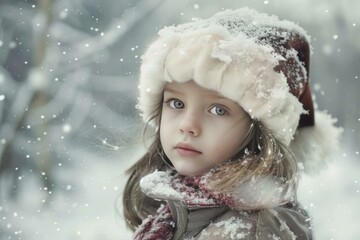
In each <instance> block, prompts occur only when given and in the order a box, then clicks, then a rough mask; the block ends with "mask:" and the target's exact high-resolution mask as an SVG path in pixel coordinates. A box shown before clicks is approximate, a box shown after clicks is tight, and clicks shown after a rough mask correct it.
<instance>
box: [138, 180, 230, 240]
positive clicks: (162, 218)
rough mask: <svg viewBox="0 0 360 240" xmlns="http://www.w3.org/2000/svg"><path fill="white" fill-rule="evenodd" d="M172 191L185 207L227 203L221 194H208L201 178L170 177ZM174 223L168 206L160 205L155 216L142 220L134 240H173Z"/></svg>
mask: <svg viewBox="0 0 360 240" xmlns="http://www.w3.org/2000/svg"><path fill="white" fill-rule="evenodd" d="M170 179H171V185H172V188H173V189H174V190H176V191H177V192H179V193H181V194H182V196H183V199H182V200H181V201H182V202H183V203H185V204H186V205H187V206H189V207H191V206H204V207H206V206H224V205H228V204H229V201H230V200H228V199H226V198H225V197H224V196H223V195H222V194H218V195H215V194H212V193H210V192H209V191H208V190H207V189H206V187H205V186H204V184H202V181H201V177H185V176H182V175H179V174H175V175H174V176H170ZM175 227H176V223H175V221H174V220H173V219H172V216H171V212H170V208H169V206H168V205H167V204H166V205H164V204H162V205H161V206H160V208H159V209H158V210H157V212H156V214H155V215H150V216H148V218H146V219H144V220H143V222H142V224H141V225H140V226H139V227H138V229H137V230H136V232H135V234H134V238H133V239H134V240H171V239H173V236H174V232H175Z"/></svg>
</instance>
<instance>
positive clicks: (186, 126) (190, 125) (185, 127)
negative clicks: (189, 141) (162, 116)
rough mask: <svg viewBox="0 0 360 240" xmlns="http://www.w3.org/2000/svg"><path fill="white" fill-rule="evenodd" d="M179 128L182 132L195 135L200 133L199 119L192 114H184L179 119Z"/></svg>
mask: <svg viewBox="0 0 360 240" xmlns="http://www.w3.org/2000/svg"><path fill="white" fill-rule="evenodd" d="M179 129H180V132H181V133H182V134H185V135H190V136H193V137H197V136H199V135H200V133H201V121H200V119H199V117H198V116H195V115H194V114H191V113H187V114H184V115H183V117H182V119H181V121H180V126H179Z"/></svg>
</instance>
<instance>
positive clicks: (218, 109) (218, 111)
mask: <svg viewBox="0 0 360 240" xmlns="http://www.w3.org/2000/svg"><path fill="white" fill-rule="evenodd" d="M210 113H212V114H215V115H218V116H223V115H226V114H228V111H227V110H226V109H225V108H223V107H219V106H214V107H212V108H211V109H210Z"/></svg>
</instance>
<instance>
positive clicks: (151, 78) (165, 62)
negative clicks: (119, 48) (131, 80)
mask: <svg viewBox="0 0 360 240" xmlns="http://www.w3.org/2000/svg"><path fill="white" fill-rule="evenodd" d="M223 18H226V19H227V20H229V19H230V20H233V21H237V20H238V19H241V18H244V19H245V18H248V21H250V22H251V23H253V24H255V25H256V24H269V22H270V21H272V22H273V23H272V25H279V26H281V27H283V28H285V27H286V29H289V28H290V29H291V30H292V31H295V30H296V31H298V32H301V31H302V30H301V28H300V27H298V26H297V25H295V24H292V23H289V22H287V21H280V20H278V19H277V18H276V17H273V16H267V15H264V14H260V13H257V12H256V11H254V10H250V9H247V8H246V9H240V10H237V11H230V10H229V11H224V12H222V13H220V14H217V15H215V16H214V17H213V18H210V19H208V20H199V21H197V22H194V23H190V24H183V25H179V26H177V27H168V28H164V29H163V30H161V31H160V32H159V38H158V39H157V40H156V41H155V42H154V43H153V44H152V45H151V46H150V47H149V49H148V50H147V51H146V52H145V54H144V55H143V63H142V66H141V74H140V85H139V90H140V96H139V99H138V100H139V102H138V108H139V109H140V111H141V115H142V117H143V119H144V121H148V120H149V119H150V117H151V115H152V113H153V112H154V110H155V109H156V108H157V106H158V105H159V104H160V101H161V99H162V92H163V89H164V86H165V84H166V82H172V81H176V82H186V81H190V80H193V81H195V83H197V84H198V85H200V86H202V87H204V88H207V89H211V90H214V91H216V92H218V93H220V94H221V95H223V96H225V97H227V98H229V99H232V100H233V101H235V102H237V103H238V104H239V105H240V106H242V107H243V108H244V110H245V111H247V112H248V113H249V115H250V116H251V117H252V118H254V119H257V120H259V121H261V122H262V123H263V124H264V125H265V126H267V127H268V128H269V129H270V131H271V132H272V134H273V135H274V136H275V137H276V138H277V139H278V140H280V141H281V142H283V143H284V144H285V145H289V143H290V141H291V140H292V138H293V135H294V134H295V131H296V128H297V126H298V123H299V118H300V115H301V114H303V113H305V111H304V109H303V107H302V104H301V103H300V102H299V101H298V99H297V98H296V97H295V96H293V95H292V94H291V93H290V92H289V86H288V84H287V79H286V77H285V76H284V74H283V73H282V72H276V71H275V70H274V67H275V66H277V65H278V63H279V61H280V60H283V59H284V58H283V57H282V56H281V55H280V54H278V53H276V52H275V50H274V49H273V48H272V47H271V46H270V45H265V44H259V42H257V41H255V40H254V39H253V38H251V37H249V35H246V34H244V33H243V32H242V31H245V30H246V31H250V30H251V31H255V30H256V29H257V28H256V26H253V24H250V25H249V28H251V29H250V30H249V29H236V27H235V28H229V26H228V25H226V24H225V25H221V19H223ZM233 18H234V19H233ZM249 19H250V20H249ZM294 29H295V30H294ZM262 33H263V32H262ZM252 34H256V33H252ZM259 34H261V33H259ZM284 37H286V36H284ZM290 51H293V49H292V50H290ZM304 71H305V69H304ZM303 75H306V73H304V74H303Z"/></svg>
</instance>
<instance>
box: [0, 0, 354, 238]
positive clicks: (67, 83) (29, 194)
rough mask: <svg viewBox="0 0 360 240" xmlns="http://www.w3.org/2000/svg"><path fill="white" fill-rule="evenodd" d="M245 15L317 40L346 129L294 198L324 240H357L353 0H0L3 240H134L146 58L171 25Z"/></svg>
mask: <svg viewBox="0 0 360 240" xmlns="http://www.w3.org/2000/svg"><path fill="white" fill-rule="evenodd" d="M243 6H249V7H253V8H255V9H257V10H259V11H263V12H267V13H270V14H275V15H278V16H279V17H280V18H282V19H289V20H292V21H294V22H297V23H299V24H300V25H301V26H302V27H304V28H305V29H306V30H307V31H308V33H309V34H310V35H311V36H312V45H313V47H314V54H313V56H312V59H311V70H310V75H311V85H312V89H313V93H314V94H315V96H316V102H317V104H318V108H319V109H320V110H324V109H327V110H328V111H329V113H331V114H332V115H333V116H335V117H337V118H338V120H339V122H338V125H340V126H342V127H343V128H344V130H345V131H344V138H343V141H342V151H341V153H340V154H339V156H337V157H336V160H335V161H334V162H333V163H332V164H329V166H328V168H327V169H325V170H323V171H322V172H320V173H319V174H317V175H313V176H304V177H303V179H302V182H301V185H300V189H299V196H300V199H301V201H302V202H303V204H304V206H305V207H306V208H307V209H308V211H309V212H310V214H311V215H312V217H313V223H314V233H315V236H316V238H317V239H320V240H322V239H328V240H330V239H334V240H335V239H346V240H348V239H349V240H352V239H354V240H355V239H358V238H359V236H360V228H359V226H360V217H359V216H360V204H359V203H360V192H359V191H360V183H359V181H360V154H359V152H360V146H359V143H360V107H359V103H360V94H359V93H358V92H359V90H360V79H359V77H360V70H359V67H360V65H359V63H360V41H359V39H360V15H359V13H358V10H359V9H360V1H358V0H346V1H333V0H324V1H322V0H320V1H313V0H268V1H262V0H261V1H254V0H227V1H215V0H214V1H209V0H193V1H192V0H167V1H165V0H57V1H53V0H38V1H36V0H0V124H1V125H0V239H1V240H2V239H25V240H28V239H40V240H42V239H51V240H57V239H84V240H92V239H101V240H106V239H130V238H131V237H130V236H131V233H130V231H129V230H128V229H126V227H125V225H124V220H123V217H122V214H121V208H122V206H121V201H119V200H118V198H120V199H121V195H122V189H123V186H124V182H125V177H124V170H125V169H126V168H127V167H128V166H130V165H131V164H132V163H133V161H134V159H135V157H134V156H136V155H139V153H138V152H136V151H133V150H131V149H134V147H136V146H138V145H139V142H138V141H137V138H136V136H137V135H138V133H139V124H138V123H139V121H138V119H137V114H136V112H135V111H134V110H135V109H134V106H135V100H136V85H137V77H138V69H139V62H140V57H141V54H142V53H143V51H144V49H145V48H146V46H148V44H149V43H150V42H151V40H152V39H154V37H155V36H156V33H157V31H158V30H159V29H160V28H162V27H163V26H165V25H171V24H175V23H180V22H184V21H190V20H191V19H192V18H194V17H209V16H211V15H213V14H214V13H215V12H217V11H219V10H222V9H223V8H238V7H243ZM134 136H135V137H134Z"/></svg>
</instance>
